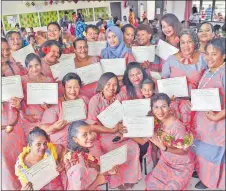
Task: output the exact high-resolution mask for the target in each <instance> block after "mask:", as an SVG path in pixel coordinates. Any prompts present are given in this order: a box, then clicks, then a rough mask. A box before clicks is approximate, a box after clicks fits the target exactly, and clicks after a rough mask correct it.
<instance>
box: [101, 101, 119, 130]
mask: <svg viewBox="0 0 226 191" xmlns="http://www.w3.org/2000/svg"><path fill="white" fill-rule="evenodd" d="M97 118H98V119H99V121H100V122H101V123H102V124H103V125H104V126H105V127H108V128H113V127H115V125H116V124H117V123H118V122H119V121H121V120H122V118H123V109H122V104H121V103H120V102H119V101H118V100H116V101H115V102H113V103H112V104H111V105H110V106H108V107H107V108H106V109H105V110H104V111H102V112H101V113H100V114H99V115H98V116H97Z"/></svg>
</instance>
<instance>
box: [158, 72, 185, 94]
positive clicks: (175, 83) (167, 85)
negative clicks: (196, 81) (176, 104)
mask: <svg viewBox="0 0 226 191" xmlns="http://www.w3.org/2000/svg"><path fill="white" fill-rule="evenodd" d="M157 84H158V90H159V93H165V94H167V95H168V96H169V97H172V96H173V95H174V96H175V97H188V96H189V95H188V85H187V79H186V76H183V77H175V78H167V79H162V80H157Z"/></svg>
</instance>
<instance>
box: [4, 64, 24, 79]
mask: <svg viewBox="0 0 226 191" xmlns="http://www.w3.org/2000/svg"><path fill="white" fill-rule="evenodd" d="M26 74H27V69H26V68H24V67H21V68H20V67H19V66H18V65H17V64H16V62H15V61H11V62H10V63H9V67H8V69H7V70H6V71H5V72H4V73H2V76H4V77H7V76H14V75H20V76H23V75H26Z"/></svg>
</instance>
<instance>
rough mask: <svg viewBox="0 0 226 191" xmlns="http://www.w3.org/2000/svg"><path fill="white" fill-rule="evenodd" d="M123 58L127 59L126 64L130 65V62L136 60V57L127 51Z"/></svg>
mask: <svg viewBox="0 0 226 191" xmlns="http://www.w3.org/2000/svg"><path fill="white" fill-rule="evenodd" d="M123 58H125V59H126V65H128V64H129V63H130V62H136V59H135V58H134V56H133V54H130V53H128V52H127V53H125V55H124V56H123Z"/></svg>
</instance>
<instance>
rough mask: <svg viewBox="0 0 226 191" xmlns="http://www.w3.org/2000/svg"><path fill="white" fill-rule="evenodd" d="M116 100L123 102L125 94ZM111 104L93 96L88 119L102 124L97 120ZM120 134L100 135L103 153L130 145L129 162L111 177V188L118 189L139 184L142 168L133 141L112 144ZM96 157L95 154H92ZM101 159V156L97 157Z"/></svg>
mask: <svg viewBox="0 0 226 191" xmlns="http://www.w3.org/2000/svg"><path fill="white" fill-rule="evenodd" d="M116 99H118V100H119V101H123V100H125V99H126V95H125V94H122V93H120V94H117V95H116ZM109 105H110V104H109V103H108V102H107V100H106V99H104V98H103V96H102V94H101V93H98V94H96V95H95V96H93V97H92V98H91V100H90V102H89V110H88V119H89V120H91V121H94V122H96V123H100V122H99V121H98V119H97V115H99V114H100V113H101V112H102V111H104V110H105V109H106V108H107V107H108V106H109ZM117 135H118V134H117V133H115V134H105V133H101V134H99V140H98V142H97V144H98V143H99V148H100V149H101V151H102V152H103V153H107V152H109V151H111V150H114V149H116V148H118V147H120V146H122V145H124V144H127V145H128V157H127V158H128V160H127V162H126V163H124V164H123V165H121V166H120V168H119V172H118V175H117V176H116V175H114V176H111V178H110V182H109V187H110V188H116V187H118V186H120V185H121V184H125V183H137V182H138V181H139V180H140V179H141V168H140V162H139V147H138V144H137V143H135V142H134V141H133V140H130V139H128V140H125V141H123V142H121V143H112V139H113V138H114V137H115V136H117ZM92 154H94V156H97V155H95V153H92ZM97 157H99V156H97Z"/></svg>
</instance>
